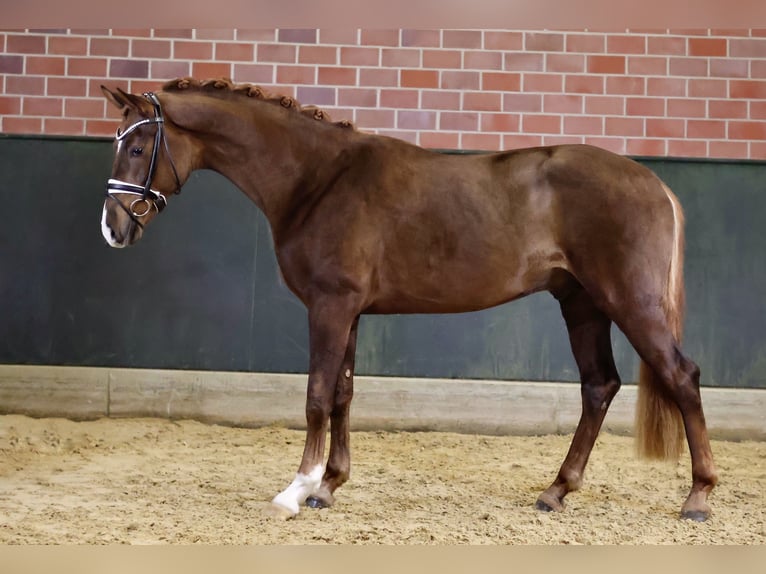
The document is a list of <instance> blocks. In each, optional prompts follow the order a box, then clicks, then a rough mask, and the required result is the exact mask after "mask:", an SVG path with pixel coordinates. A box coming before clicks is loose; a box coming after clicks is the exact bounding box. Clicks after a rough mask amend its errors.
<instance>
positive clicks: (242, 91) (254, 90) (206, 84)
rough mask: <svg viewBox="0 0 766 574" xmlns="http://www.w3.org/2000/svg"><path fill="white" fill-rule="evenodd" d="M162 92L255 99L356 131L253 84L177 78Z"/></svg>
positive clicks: (227, 80)
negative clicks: (211, 94)
mask: <svg viewBox="0 0 766 574" xmlns="http://www.w3.org/2000/svg"><path fill="white" fill-rule="evenodd" d="M162 90H163V91H165V92H180V91H185V90H193V91H198V92H209V93H215V92H218V93H231V94H237V95H241V96H244V97H247V98H256V99H258V100H262V101H264V102H268V103H270V104H274V105H278V106H282V107H283V108H286V109H288V110H295V112H297V113H299V114H302V115H304V116H307V117H310V118H313V119H315V120H319V121H323V122H330V123H332V124H334V125H336V126H339V127H342V128H348V129H356V128H355V126H354V124H353V123H352V122H350V121H349V120H341V121H338V122H333V121H332V119H331V118H330V115H329V114H328V113H327V112H326V111H324V110H321V109H319V108H318V107H316V106H312V105H308V106H302V105H301V104H300V102H298V100H296V99H295V98H293V97H292V96H283V95H279V94H272V93H269V92H267V91H266V90H264V89H263V88H262V87H260V86H256V85H253V84H235V83H234V82H233V81H232V80H230V79H228V78H220V79H217V80H196V79H194V78H178V79H176V80H171V81H169V82H167V83H165V84H164V85H163V86H162Z"/></svg>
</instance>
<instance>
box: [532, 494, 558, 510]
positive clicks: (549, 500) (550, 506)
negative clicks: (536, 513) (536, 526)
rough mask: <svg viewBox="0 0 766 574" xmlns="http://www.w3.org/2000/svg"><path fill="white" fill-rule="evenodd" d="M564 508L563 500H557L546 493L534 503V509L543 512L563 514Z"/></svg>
mask: <svg viewBox="0 0 766 574" xmlns="http://www.w3.org/2000/svg"><path fill="white" fill-rule="evenodd" d="M564 507H565V506H564V501H563V500H559V499H558V498H557V497H555V496H552V495H550V494H548V493H546V492H543V493H542V494H541V495H540V496H539V497H538V498H537V502H535V508H537V510H542V511H543V512H563V510H564Z"/></svg>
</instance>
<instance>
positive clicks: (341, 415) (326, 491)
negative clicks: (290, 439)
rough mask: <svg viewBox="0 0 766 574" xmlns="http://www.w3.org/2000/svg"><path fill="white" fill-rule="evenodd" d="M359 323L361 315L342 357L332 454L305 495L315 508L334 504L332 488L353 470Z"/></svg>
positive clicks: (333, 413) (332, 423)
mask: <svg viewBox="0 0 766 574" xmlns="http://www.w3.org/2000/svg"><path fill="white" fill-rule="evenodd" d="M358 327H359V317H357V318H356V320H355V321H354V324H353V325H352V326H351V333H350V334H349V336H348V345H347V347H346V356H345V357H344V359H343V364H342V365H341V368H340V374H339V375H338V382H337V383H336V386H335V402H334V404H333V408H332V411H331V412H330V455H329V458H328V460H327V468H326V469H325V473H324V476H323V477H322V484H321V485H320V487H319V490H317V491H316V492H315V493H314V494H313V495H312V496H309V497H308V498H307V499H306V506H311V507H312V508H326V507H328V506H332V505H333V503H334V502H335V497H334V496H333V492H335V489H337V488H338V487H339V486H341V485H342V484H343V483H344V482H346V481H347V480H348V477H349V474H350V472H351V455H350V451H349V442H350V440H349V439H350V436H349V435H350V433H349V431H350V423H349V409H350V407H351V399H352V398H353V396H354V362H355V357H356V339H357V337H356V334H357V329H358Z"/></svg>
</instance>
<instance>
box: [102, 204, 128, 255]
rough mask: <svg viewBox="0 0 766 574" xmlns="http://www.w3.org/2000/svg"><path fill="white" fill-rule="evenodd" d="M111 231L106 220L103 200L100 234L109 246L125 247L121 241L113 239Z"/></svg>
mask: <svg viewBox="0 0 766 574" xmlns="http://www.w3.org/2000/svg"><path fill="white" fill-rule="evenodd" d="M112 233H113V232H112V228H111V227H109V225H108V224H107V222H106V202H104V209H103V211H102V212H101V234H102V235H103V236H104V239H105V240H106V242H107V243H108V244H109V246H110V247H125V246H124V245H123V244H122V243H117V242H116V241H115V240H114V237H113V236H112Z"/></svg>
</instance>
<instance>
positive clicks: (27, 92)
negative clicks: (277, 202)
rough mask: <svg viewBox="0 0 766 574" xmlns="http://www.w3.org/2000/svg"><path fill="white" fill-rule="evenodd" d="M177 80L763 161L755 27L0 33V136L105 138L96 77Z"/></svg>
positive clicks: (431, 137) (499, 129)
mask: <svg viewBox="0 0 766 574" xmlns="http://www.w3.org/2000/svg"><path fill="white" fill-rule="evenodd" d="M188 75H191V76H194V77H198V78H210V77H221V76H226V77H231V78H233V79H234V80H235V81H237V82H252V83H257V84H260V85H263V86H265V87H268V88H270V89H276V90H277V91H279V92H282V93H286V94H291V95H294V96H296V97H297V98H298V99H299V100H300V101H301V103H303V104H316V105H319V106H321V107H323V108H325V109H327V110H328V111H329V112H330V113H331V115H332V116H333V118H334V119H343V118H347V119H351V120H353V121H355V122H356V123H357V125H358V126H359V128H360V129H363V130H369V131H376V132H378V133H385V134H389V135H394V136H396V137H400V138H403V139H406V140H409V141H412V142H415V143H418V144H420V145H423V146H426V147H437V148H456V149H457V148H460V149H503V148H512V147H521V146H530V145H538V144H554V143H559V142H588V143H593V144H596V145H600V146H602V147H606V148H609V149H612V150H615V151H617V152H620V153H627V154H636V155H656V156H665V155H669V156H685V157H735V158H753V159H756V158H758V159H765V158H766V30H670V31H667V30H666V31H628V32H614V33H603V32H584V31H552V32H549V31H546V32H533V31H505V30H350V29H349V30H296V29H279V30H275V29H268V30H230V29H226V30H117V29H113V30H45V31H39V30H34V31H29V30H26V31H22V30H19V31H13V30H0V88H1V91H0V131H2V132H5V133H37V134H40V133H43V134H66V135H98V136H102V135H108V136H111V135H112V134H113V133H114V129H115V118H116V113H115V111H114V110H112V109H111V107H108V106H107V105H106V104H105V100H104V99H103V98H102V96H101V93H100V90H99V88H98V86H99V85H100V84H102V83H106V84H109V85H120V86H122V87H123V88H128V89H130V90H131V91H133V92H141V91H145V90H148V89H156V88H157V87H158V86H159V85H160V84H161V82H162V81H164V80H166V79H170V78H174V77H178V76H188Z"/></svg>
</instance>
